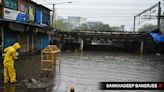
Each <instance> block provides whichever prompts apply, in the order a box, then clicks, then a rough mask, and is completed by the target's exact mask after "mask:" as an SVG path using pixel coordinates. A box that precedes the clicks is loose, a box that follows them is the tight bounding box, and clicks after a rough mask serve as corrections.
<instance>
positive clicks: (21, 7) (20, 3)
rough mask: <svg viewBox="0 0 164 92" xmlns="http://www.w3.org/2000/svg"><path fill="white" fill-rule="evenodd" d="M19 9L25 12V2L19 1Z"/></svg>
mask: <svg viewBox="0 0 164 92" xmlns="http://www.w3.org/2000/svg"><path fill="white" fill-rule="evenodd" d="M18 10H19V11H22V12H25V4H24V2H19V9H18Z"/></svg>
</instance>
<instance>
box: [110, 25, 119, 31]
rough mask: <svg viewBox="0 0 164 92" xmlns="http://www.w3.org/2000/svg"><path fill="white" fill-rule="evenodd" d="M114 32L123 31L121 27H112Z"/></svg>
mask: <svg viewBox="0 0 164 92" xmlns="http://www.w3.org/2000/svg"><path fill="white" fill-rule="evenodd" d="M111 30H112V31H121V27H117V26H113V27H111Z"/></svg>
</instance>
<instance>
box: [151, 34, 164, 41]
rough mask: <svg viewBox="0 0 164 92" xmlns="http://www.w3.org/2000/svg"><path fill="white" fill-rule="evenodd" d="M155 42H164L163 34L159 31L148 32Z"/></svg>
mask: <svg viewBox="0 0 164 92" xmlns="http://www.w3.org/2000/svg"><path fill="white" fill-rule="evenodd" d="M150 35H151V36H152V37H153V40H154V41H155V42H156V43H160V42H164V35H161V34H159V33H150Z"/></svg>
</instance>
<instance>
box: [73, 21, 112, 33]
mask: <svg viewBox="0 0 164 92" xmlns="http://www.w3.org/2000/svg"><path fill="white" fill-rule="evenodd" d="M75 30H80V31H85V30H96V31H111V28H110V26H109V25H108V24H103V23H98V24H96V25H94V26H89V25H87V24H82V25H81V26H80V27H78V28H75Z"/></svg>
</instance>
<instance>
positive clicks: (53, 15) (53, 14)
mask: <svg viewBox="0 0 164 92" xmlns="http://www.w3.org/2000/svg"><path fill="white" fill-rule="evenodd" d="M55 5H56V4H53V11H52V25H53V24H54V17H56V16H55Z"/></svg>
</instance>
